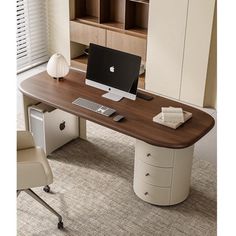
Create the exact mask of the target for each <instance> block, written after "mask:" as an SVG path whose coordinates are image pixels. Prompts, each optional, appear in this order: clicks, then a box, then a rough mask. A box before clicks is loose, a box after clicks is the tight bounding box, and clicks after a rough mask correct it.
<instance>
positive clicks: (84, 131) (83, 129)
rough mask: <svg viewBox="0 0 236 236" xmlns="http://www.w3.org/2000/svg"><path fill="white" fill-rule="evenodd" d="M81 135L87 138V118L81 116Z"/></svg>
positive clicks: (82, 137)
mask: <svg viewBox="0 0 236 236" xmlns="http://www.w3.org/2000/svg"><path fill="white" fill-rule="evenodd" d="M79 137H80V138H81V139H84V140H87V125H86V120H85V119H83V118H79Z"/></svg>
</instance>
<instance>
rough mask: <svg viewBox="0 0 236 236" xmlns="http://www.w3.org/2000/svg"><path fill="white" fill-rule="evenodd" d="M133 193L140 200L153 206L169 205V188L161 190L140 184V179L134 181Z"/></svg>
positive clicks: (160, 188)
mask: <svg viewBox="0 0 236 236" xmlns="http://www.w3.org/2000/svg"><path fill="white" fill-rule="evenodd" d="M134 192H135V193H136V195H137V196H138V197H139V198H141V199H142V200H144V201H146V202H149V203H151V204H155V205H162V206H165V205H169V203H170V192H171V191H170V188H162V187H157V186H153V185H150V184H147V183H144V182H142V181H141V180H140V179H138V178H135V179H134Z"/></svg>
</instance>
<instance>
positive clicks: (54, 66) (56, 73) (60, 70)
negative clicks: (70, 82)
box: [47, 53, 69, 80]
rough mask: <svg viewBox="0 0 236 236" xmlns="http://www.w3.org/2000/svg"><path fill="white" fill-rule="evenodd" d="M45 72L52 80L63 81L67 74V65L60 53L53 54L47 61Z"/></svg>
mask: <svg viewBox="0 0 236 236" xmlns="http://www.w3.org/2000/svg"><path fill="white" fill-rule="evenodd" d="M47 72H48V74H49V75H50V76H52V77H53V78H54V79H57V80H60V79H63V77H64V76H66V75H67V74H68V73H69V65H68V63H67V61H66V59H65V57H64V56H63V55H61V54H60V53H55V54H53V55H52V56H51V58H50V59H49V61H48V64H47Z"/></svg>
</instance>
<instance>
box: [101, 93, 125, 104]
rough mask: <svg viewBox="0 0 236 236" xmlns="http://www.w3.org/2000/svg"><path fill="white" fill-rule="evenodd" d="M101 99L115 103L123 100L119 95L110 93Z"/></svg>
mask: <svg viewBox="0 0 236 236" xmlns="http://www.w3.org/2000/svg"><path fill="white" fill-rule="evenodd" d="M102 97H104V98H107V99H110V100H112V101H115V102H119V101H120V100H121V99H122V98H123V97H122V96H120V95H117V94H114V93H110V92H108V93H105V94H103V95H102Z"/></svg>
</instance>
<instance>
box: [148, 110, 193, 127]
mask: <svg viewBox="0 0 236 236" xmlns="http://www.w3.org/2000/svg"><path fill="white" fill-rule="evenodd" d="M162 115H163V114H162V112H161V113H159V114H158V115H156V116H154V117H153V119H152V120H153V122H156V123H158V124H161V125H164V126H167V127H170V128H172V129H177V128H178V127H179V126H181V125H182V124H184V123H185V122H186V121H187V120H189V119H190V118H191V117H192V113H191V112H188V111H183V115H184V121H183V122H178V121H177V122H170V121H164V120H163V116H162Z"/></svg>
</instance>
